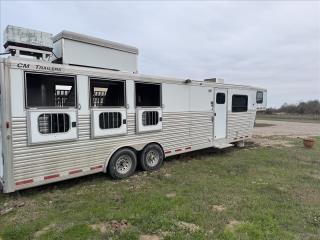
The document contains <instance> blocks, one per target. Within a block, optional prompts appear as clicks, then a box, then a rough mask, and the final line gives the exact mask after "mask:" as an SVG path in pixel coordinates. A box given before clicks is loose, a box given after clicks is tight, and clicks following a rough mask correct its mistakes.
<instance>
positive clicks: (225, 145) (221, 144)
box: [213, 143, 234, 149]
mask: <svg viewBox="0 0 320 240" xmlns="http://www.w3.org/2000/svg"><path fill="white" fill-rule="evenodd" d="M233 146H234V145H233V144H231V143H216V144H213V147H214V148H218V149H223V148H228V147H233Z"/></svg>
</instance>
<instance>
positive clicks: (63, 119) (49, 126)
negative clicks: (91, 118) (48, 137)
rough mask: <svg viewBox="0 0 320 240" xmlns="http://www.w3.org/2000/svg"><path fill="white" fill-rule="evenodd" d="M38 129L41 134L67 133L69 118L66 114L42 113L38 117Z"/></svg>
mask: <svg viewBox="0 0 320 240" xmlns="http://www.w3.org/2000/svg"><path fill="white" fill-rule="evenodd" d="M38 127H39V132H40V133H42V134H52V133H64V132H68V131H69V129H70V118H69V115H68V114H66V113H44V114H41V115H40V116H39V117H38Z"/></svg>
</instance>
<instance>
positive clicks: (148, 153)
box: [139, 143, 164, 171]
mask: <svg viewBox="0 0 320 240" xmlns="http://www.w3.org/2000/svg"><path fill="white" fill-rule="evenodd" d="M163 158H164V155H163V151H162V148H161V147H160V146H159V145H158V144H155V143H151V144H148V145H147V146H146V147H145V148H144V149H143V150H142V151H141V153H140V156H139V163H140V166H141V168H142V169H143V170H145V171H155V170H158V169H159V168H160V167H161V165H162V162H163Z"/></svg>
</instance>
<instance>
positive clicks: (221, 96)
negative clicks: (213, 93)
mask: <svg viewBox="0 0 320 240" xmlns="http://www.w3.org/2000/svg"><path fill="white" fill-rule="evenodd" d="M225 102H226V95H225V94H224V93H217V97H216V103H217V104H224V103H225Z"/></svg>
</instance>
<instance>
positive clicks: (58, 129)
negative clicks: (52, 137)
mask: <svg viewBox="0 0 320 240" xmlns="http://www.w3.org/2000/svg"><path fill="white" fill-rule="evenodd" d="M59 115H60V114H58V113H57V132H60V128H59V127H60V126H59Z"/></svg>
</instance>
